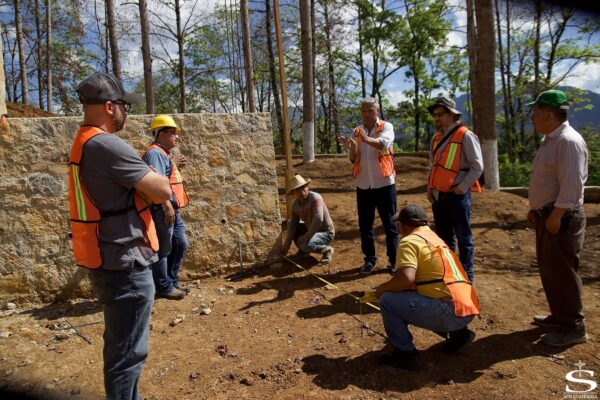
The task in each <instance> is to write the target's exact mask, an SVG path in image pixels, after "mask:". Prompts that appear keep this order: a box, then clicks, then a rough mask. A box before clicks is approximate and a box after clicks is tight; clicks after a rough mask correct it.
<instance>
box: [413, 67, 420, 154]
mask: <svg viewBox="0 0 600 400" xmlns="http://www.w3.org/2000/svg"><path fill="white" fill-rule="evenodd" d="M414 65H415V68H413V79H414V81H415V87H414V89H415V98H414V99H413V104H414V107H415V151H419V140H420V139H421V110H420V107H421V105H420V103H419V91H420V81H419V74H418V72H417V68H416V62H415V64H414Z"/></svg>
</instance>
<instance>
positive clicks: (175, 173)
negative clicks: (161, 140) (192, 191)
mask: <svg viewBox="0 0 600 400" xmlns="http://www.w3.org/2000/svg"><path fill="white" fill-rule="evenodd" d="M152 149H159V150H160V151H161V152H162V153H163V154H164V155H165V157H167V158H168V159H169V161H171V175H170V176H169V183H171V190H173V194H174V195H175V208H183V207H186V206H187V205H188V203H189V199H188V195H187V192H186V191H185V189H184V188H183V177H182V176H181V173H180V172H179V170H178V169H177V165H175V161H173V157H172V156H171V154H169V152H167V150H165V149H164V148H162V147H161V146H159V145H158V144H156V143H152V144H151V145H150V146H148V147H147V148H146V152H148V151H150V150H152ZM144 153H145V152H144ZM142 155H143V154H142Z"/></svg>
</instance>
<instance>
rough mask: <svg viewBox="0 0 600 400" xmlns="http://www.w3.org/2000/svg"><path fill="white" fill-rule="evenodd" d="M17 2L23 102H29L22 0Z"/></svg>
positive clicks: (16, 12)
mask: <svg viewBox="0 0 600 400" xmlns="http://www.w3.org/2000/svg"><path fill="white" fill-rule="evenodd" d="M14 4H15V28H16V30H17V45H18V47H19V66H20V67H21V102H22V103H23V104H27V103H29V93H28V92H29V88H28V87H27V63H26V60H25V49H24V47H23V27H22V23H21V6H20V0H14Z"/></svg>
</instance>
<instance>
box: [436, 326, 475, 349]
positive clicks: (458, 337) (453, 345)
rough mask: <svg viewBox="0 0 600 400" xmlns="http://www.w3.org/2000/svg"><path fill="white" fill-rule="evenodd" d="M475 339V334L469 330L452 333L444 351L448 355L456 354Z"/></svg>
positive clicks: (443, 347) (464, 329) (444, 346)
mask: <svg viewBox="0 0 600 400" xmlns="http://www.w3.org/2000/svg"><path fill="white" fill-rule="evenodd" d="M473 339H475V332H473V331H472V330H470V329H467V328H463V329H460V330H458V331H454V332H450V333H449V334H448V339H446V342H445V343H444V345H443V346H442V349H443V350H444V352H446V353H448V354H454V353H456V352H457V351H459V350H460V349H462V348H463V347H465V346H466V345H468V344H469V343H471V342H472V341H473Z"/></svg>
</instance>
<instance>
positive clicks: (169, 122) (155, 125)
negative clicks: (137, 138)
mask: <svg viewBox="0 0 600 400" xmlns="http://www.w3.org/2000/svg"><path fill="white" fill-rule="evenodd" d="M161 128H175V129H177V131H180V130H181V129H180V128H179V127H178V126H177V124H176V123H175V121H174V120H173V118H171V117H170V116H168V115H165V114H161V115H157V116H156V117H154V119H153V120H152V123H150V130H151V131H154V130H156V129H161Z"/></svg>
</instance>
